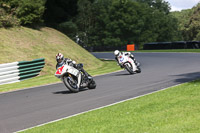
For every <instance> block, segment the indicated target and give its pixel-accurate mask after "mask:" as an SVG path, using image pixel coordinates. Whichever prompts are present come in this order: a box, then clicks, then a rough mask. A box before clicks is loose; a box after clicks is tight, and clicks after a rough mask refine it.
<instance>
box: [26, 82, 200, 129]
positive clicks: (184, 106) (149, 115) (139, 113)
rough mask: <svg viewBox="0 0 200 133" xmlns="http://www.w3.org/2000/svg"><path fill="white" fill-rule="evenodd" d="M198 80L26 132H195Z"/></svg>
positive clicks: (199, 93)
mask: <svg viewBox="0 0 200 133" xmlns="http://www.w3.org/2000/svg"><path fill="white" fill-rule="evenodd" d="M199 110H200V80H197V81H194V82H190V83H185V84H182V85H180V86H176V87H172V88H169V89H167V90H164V91H160V92H158V93H153V94H151V95H147V96H144V97H140V98H137V99H133V100H129V101H126V102H123V103H120V104H116V105H113V106H110V107H106V108H103V109H99V110H95V111H91V112H88V113H84V114H81V115H78V116H75V117H71V118H68V119H64V120H61V121H59V122H54V123H50V124H47V125H44V126H41V127H37V128H33V129H30V130H27V131H25V132H27V133H39V132H45V133H55V132H56V133H94V132H98V133H189V132H191V133H199V132H200V128H199V125H200V112H199Z"/></svg>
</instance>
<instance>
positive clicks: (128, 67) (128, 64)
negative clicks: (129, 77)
mask: <svg viewBox="0 0 200 133" xmlns="http://www.w3.org/2000/svg"><path fill="white" fill-rule="evenodd" d="M124 68H125V69H126V70H127V71H128V72H129V73H130V74H134V71H133V67H132V65H131V63H125V64H124Z"/></svg>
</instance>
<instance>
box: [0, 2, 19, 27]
mask: <svg viewBox="0 0 200 133" xmlns="http://www.w3.org/2000/svg"><path fill="white" fill-rule="evenodd" d="M19 25H20V21H19V19H18V18H17V17H16V16H15V10H14V9H11V7H10V6H8V5H6V4H0V27H13V26H19Z"/></svg>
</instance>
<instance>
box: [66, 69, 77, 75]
mask: <svg viewBox="0 0 200 133" xmlns="http://www.w3.org/2000/svg"><path fill="white" fill-rule="evenodd" d="M68 72H69V73H71V74H73V75H75V76H77V75H78V73H79V71H78V70H76V69H69V70H68Z"/></svg>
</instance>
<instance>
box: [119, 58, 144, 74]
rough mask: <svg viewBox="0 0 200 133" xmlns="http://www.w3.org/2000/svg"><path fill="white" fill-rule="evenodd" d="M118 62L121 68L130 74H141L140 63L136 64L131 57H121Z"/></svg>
mask: <svg viewBox="0 0 200 133" xmlns="http://www.w3.org/2000/svg"><path fill="white" fill-rule="evenodd" d="M118 61H119V64H120V66H122V68H124V69H126V70H127V71H128V72H129V73H130V74H134V73H141V68H140V63H139V62H137V61H136V62H134V60H133V59H131V58H130V57H128V56H125V55H121V56H119V57H118Z"/></svg>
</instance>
